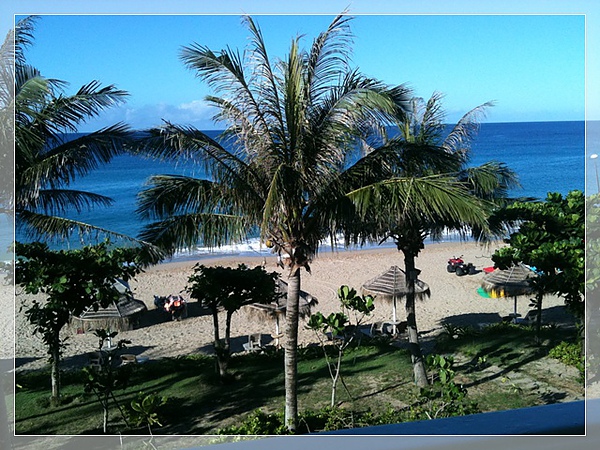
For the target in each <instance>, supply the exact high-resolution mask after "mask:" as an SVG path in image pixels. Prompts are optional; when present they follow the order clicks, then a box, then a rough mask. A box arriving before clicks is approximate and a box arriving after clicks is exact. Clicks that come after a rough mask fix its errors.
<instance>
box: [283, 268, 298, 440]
mask: <svg viewBox="0 0 600 450" xmlns="http://www.w3.org/2000/svg"><path fill="white" fill-rule="evenodd" d="M299 299H300V269H296V270H295V272H294V273H292V274H291V275H290V277H289V279H288V292H287V304H286V313H285V319H286V330H285V335H286V340H285V347H284V348H285V350H284V370H285V425H286V427H287V429H288V431H290V432H295V431H296V428H297V426H298V391H297V389H298V302H299Z"/></svg>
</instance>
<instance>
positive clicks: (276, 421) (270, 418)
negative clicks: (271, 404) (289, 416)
mask: <svg viewBox="0 0 600 450" xmlns="http://www.w3.org/2000/svg"><path fill="white" fill-rule="evenodd" d="M217 434H226V435H234V434H235V435H277V434H287V428H286V427H285V426H284V415H283V413H274V414H267V413H265V412H263V411H261V410H260V409H257V410H256V411H254V412H253V413H252V414H250V416H248V417H247V418H246V419H245V420H243V421H242V423H240V424H239V425H232V426H230V427H226V428H221V429H220V430H218V431H217Z"/></svg>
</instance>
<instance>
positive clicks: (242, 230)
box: [140, 213, 249, 256]
mask: <svg viewBox="0 0 600 450" xmlns="http://www.w3.org/2000/svg"><path fill="white" fill-rule="evenodd" d="M248 232H249V227H248V224H247V222H246V220H245V219H244V218H243V217H240V216H234V215H228V214H216V213H207V214H201V213H195V214H184V215H177V216H171V217H169V218H167V219H165V220H162V221H159V222H154V223H151V224H149V225H147V226H146V227H144V229H143V230H142V232H141V233H140V239H142V240H144V241H148V242H151V243H152V244H154V245H156V246H157V247H159V248H160V249H162V250H163V251H164V252H165V253H166V254H167V255H169V256H171V255H173V254H174V253H175V251H177V250H178V249H194V248H195V247H196V246H198V245H204V246H206V247H209V248H217V247H221V246H223V245H226V244H229V243H231V242H240V241H241V240H243V239H244V238H246V237H247V236H248Z"/></svg>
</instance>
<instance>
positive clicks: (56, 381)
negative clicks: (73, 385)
mask: <svg viewBox="0 0 600 450" xmlns="http://www.w3.org/2000/svg"><path fill="white" fill-rule="evenodd" d="M50 351H51V353H52V368H51V373H50V378H51V380H52V403H53V404H54V405H58V404H59V402H60V368H59V363H60V340H59V337H58V333H56V336H55V337H54V339H53V344H52V348H51V349H50Z"/></svg>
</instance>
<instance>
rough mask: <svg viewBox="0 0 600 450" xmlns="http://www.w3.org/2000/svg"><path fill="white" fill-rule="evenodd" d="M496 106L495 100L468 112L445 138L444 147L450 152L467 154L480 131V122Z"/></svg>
mask: <svg viewBox="0 0 600 450" xmlns="http://www.w3.org/2000/svg"><path fill="white" fill-rule="evenodd" d="M492 106H494V102H493V101H489V102H486V103H484V104H482V105H479V106H477V107H475V108H473V109H472V110H470V111H469V112H468V113H466V114H465V115H464V116H463V117H462V118H461V119H460V120H459V121H458V123H457V124H456V125H455V126H454V128H453V129H452V131H451V132H450V134H449V135H448V136H447V137H446V139H444V143H443V147H444V148H446V149H447V150H448V151H449V152H453V153H462V154H465V155H466V154H467V152H468V150H469V148H470V145H471V142H472V141H473V140H474V139H475V137H476V135H477V132H478V131H479V124H480V122H481V120H482V119H484V118H485V116H486V114H487V110H488V109H489V108H491V107H492Z"/></svg>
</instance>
